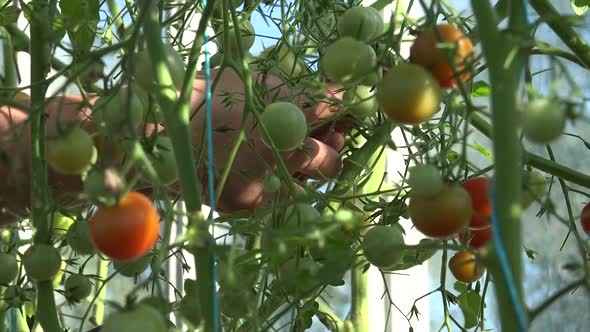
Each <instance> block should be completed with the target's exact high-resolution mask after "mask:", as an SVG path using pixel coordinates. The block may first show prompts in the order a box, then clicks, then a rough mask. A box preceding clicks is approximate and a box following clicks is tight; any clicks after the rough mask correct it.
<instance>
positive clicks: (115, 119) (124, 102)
mask: <svg viewBox="0 0 590 332" xmlns="http://www.w3.org/2000/svg"><path fill="white" fill-rule="evenodd" d="M129 91H131V92H129ZM129 93H131V94H129ZM95 106H96V108H97V110H96V111H95V112H94V113H93V119H94V121H95V123H96V125H97V127H98V130H99V131H100V132H101V133H102V134H103V135H105V136H108V135H113V134H119V133H120V131H121V130H123V131H127V130H128V129H129V128H130V126H131V128H133V129H134V130H135V129H137V128H138V127H139V125H140V123H141V121H142V120H143V117H144V113H145V107H144V103H143V102H142V101H141V99H140V97H139V95H138V93H137V92H136V91H135V90H134V89H131V90H130V89H128V88H127V87H122V88H120V89H119V91H117V92H116V93H115V94H114V95H112V96H105V97H101V98H100V99H99V100H98V101H97V103H96V104H95Z"/></svg>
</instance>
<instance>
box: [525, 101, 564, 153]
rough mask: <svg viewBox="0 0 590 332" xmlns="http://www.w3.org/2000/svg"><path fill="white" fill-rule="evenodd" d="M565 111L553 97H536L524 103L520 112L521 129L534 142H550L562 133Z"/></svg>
mask: <svg viewBox="0 0 590 332" xmlns="http://www.w3.org/2000/svg"><path fill="white" fill-rule="evenodd" d="M565 120H566V111H565V109H564V108H563V107H562V106H561V105H560V103H559V102H558V101H556V100H553V99H547V98H538V99H535V100H533V101H531V102H529V103H527V104H526V106H525V107H524V110H523V113H522V122H523V124H522V131H523V132H524V135H525V137H526V138H527V139H529V140H530V141H531V142H535V143H543V144H546V143H550V142H552V141H554V140H556V139H557V138H559V136H561V134H562V133H563V129H564V128H565Z"/></svg>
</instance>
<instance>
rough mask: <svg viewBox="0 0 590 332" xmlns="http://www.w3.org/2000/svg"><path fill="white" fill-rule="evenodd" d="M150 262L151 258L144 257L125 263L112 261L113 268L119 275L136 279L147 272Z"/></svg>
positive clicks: (148, 256)
mask: <svg viewBox="0 0 590 332" xmlns="http://www.w3.org/2000/svg"><path fill="white" fill-rule="evenodd" d="M151 261H152V256H150V255H145V256H143V257H139V258H135V259H132V260H126V261H119V260H114V261H113V267H114V268H115V270H117V272H119V274H121V275H123V276H125V277H137V276H138V275H140V274H142V273H143V272H145V270H147V268H148V266H150V263H151Z"/></svg>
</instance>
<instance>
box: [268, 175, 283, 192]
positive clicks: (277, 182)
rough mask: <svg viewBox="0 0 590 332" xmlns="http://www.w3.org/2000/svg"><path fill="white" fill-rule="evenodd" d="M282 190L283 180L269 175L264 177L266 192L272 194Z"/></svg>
mask: <svg viewBox="0 0 590 332" xmlns="http://www.w3.org/2000/svg"><path fill="white" fill-rule="evenodd" d="M280 188H281V179H280V178H279V177H278V176H276V175H274V174H268V175H267V176H265V177H264V190H266V191H267V192H270V193H274V192H277V191H278V190H279V189H280Z"/></svg>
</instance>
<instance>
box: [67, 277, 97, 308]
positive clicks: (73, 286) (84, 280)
mask: <svg viewBox="0 0 590 332" xmlns="http://www.w3.org/2000/svg"><path fill="white" fill-rule="evenodd" d="M64 291H65V297H66V299H67V300H68V301H69V302H74V303H77V302H80V301H82V300H84V299H86V298H87V297H88V295H90V293H92V282H91V281H90V278H89V277H88V276H85V275H81V274H72V275H70V276H69V277H68V278H67V279H66V282H65V284H64Z"/></svg>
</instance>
